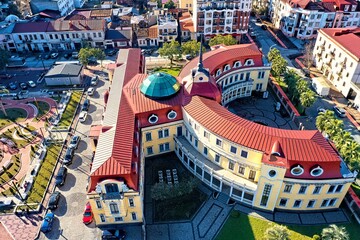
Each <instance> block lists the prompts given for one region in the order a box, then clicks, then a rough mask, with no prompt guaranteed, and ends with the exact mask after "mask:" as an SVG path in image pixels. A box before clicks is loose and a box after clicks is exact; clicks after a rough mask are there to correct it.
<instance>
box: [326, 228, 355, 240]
mask: <svg viewBox="0 0 360 240" xmlns="http://www.w3.org/2000/svg"><path fill="white" fill-rule="evenodd" d="M321 239H322V240H349V239H350V237H349V234H348V232H347V231H346V228H345V227H341V226H340V227H339V226H337V225H335V224H331V225H330V226H329V227H327V228H324V229H323V230H322V232H321Z"/></svg>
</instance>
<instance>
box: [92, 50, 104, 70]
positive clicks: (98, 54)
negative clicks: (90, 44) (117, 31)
mask: <svg viewBox="0 0 360 240" xmlns="http://www.w3.org/2000/svg"><path fill="white" fill-rule="evenodd" d="M90 52H91V54H92V56H93V57H95V58H96V59H97V60H100V62H101V66H102V61H103V60H104V59H105V57H106V56H105V53H104V51H103V50H101V49H100V48H92V49H91V51H90Z"/></svg>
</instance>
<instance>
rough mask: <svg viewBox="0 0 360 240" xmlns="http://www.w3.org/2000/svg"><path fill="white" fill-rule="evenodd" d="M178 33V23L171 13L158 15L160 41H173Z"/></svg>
mask: <svg viewBox="0 0 360 240" xmlns="http://www.w3.org/2000/svg"><path fill="white" fill-rule="evenodd" d="M177 35H178V23H177V21H176V19H175V18H174V17H173V16H172V15H171V14H164V15H159V16H158V36H159V39H158V42H159V43H164V42H171V41H172V40H175V39H176V38H177Z"/></svg>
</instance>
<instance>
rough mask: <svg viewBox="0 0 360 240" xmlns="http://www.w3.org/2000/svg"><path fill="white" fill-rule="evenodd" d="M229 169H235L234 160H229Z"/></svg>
mask: <svg viewBox="0 0 360 240" xmlns="http://www.w3.org/2000/svg"><path fill="white" fill-rule="evenodd" d="M229 169H230V170H234V162H233V161H229Z"/></svg>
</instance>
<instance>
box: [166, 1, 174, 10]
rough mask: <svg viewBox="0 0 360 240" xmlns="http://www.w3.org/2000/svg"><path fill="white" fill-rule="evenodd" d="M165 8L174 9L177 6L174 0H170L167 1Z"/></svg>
mask: <svg viewBox="0 0 360 240" xmlns="http://www.w3.org/2000/svg"><path fill="white" fill-rule="evenodd" d="M164 8H167V9H174V8H175V3H174V2H173V1H172V0H169V1H168V2H167V3H165V4H164Z"/></svg>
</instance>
